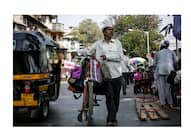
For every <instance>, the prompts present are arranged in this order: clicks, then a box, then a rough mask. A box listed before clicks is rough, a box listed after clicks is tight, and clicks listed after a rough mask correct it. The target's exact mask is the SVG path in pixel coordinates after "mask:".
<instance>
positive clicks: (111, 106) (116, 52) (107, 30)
mask: <svg viewBox="0 0 191 130" xmlns="http://www.w3.org/2000/svg"><path fill="white" fill-rule="evenodd" d="M102 32H103V35H104V39H101V40H98V41H97V42H95V43H94V44H93V45H92V46H90V47H88V48H86V49H85V50H83V51H81V52H80V53H81V54H84V53H85V52H86V53H87V54H91V52H95V53H96V54H95V55H96V59H97V60H98V61H99V62H100V63H101V64H102V63H104V64H105V65H107V66H108V68H109V72H110V74H111V79H110V80H106V81H104V82H105V83H104V84H105V85H106V87H105V88H106V92H105V93H106V107H107V111H108V113H107V125H109V126H115V125H117V112H118V109H119V101H120V91H121V83H122V67H121V60H122V55H123V50H122V46H121V42H120V41H119V40H117V39H113V38H112V37H113V27H112V25H105V26H104V27H103V28H102Z"/></svg>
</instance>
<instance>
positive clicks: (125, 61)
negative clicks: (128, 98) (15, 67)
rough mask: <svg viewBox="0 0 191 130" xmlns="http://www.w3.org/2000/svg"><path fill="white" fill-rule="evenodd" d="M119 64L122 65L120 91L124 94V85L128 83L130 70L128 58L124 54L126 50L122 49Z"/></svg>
mask: <svg viewBox="0 0 191 130" xmlns="http://www.w3.org/2000/svg"><path fill="white" fill-rule="evenodd" d="M123 54H124V55H122V60H121V66H122V93H123V95H126V87H127V85H129V78H130V70H129V64H130V63H129V58H128V57H127V56H126V50H125V49H123Z"/></svg>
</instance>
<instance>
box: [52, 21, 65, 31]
mask: <svg viewBox="0 0 191 130" xmlns="http://www.w3.org/2000/svg"><path fill="white" fill-rule="evenodd" d="M52 31H53V32H61V33H63V32H64V24H61V23H53V24H52Z"/></svg>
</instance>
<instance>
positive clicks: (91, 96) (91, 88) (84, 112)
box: [78, 56, 104, 126]
mask: <svg viewBox="0 0 191 130" xmlns="http://www.w3.org/2000/svg"><path fill="white" fill-rule="evenodd" d="M85 60H86V61H85V62H86V63H85V64H86V79H85V80H84V89H83V92H82V94H83V96H82V97H83V99H82V109H81V111H80V113H79V115H78V120H79V121H80V122H82V125H84V126H88V125H90V124H91V121H92V119H93V118H92V115H93V107H94V106H99V104H98V99H97V98H96V95H98V94H99V95H104V93H101V92H98V89H95V87H96V88H99V87H100V86H101V85H102V84H101V83H98V82H96V81H95V79H94V78H93V77H92V74H91V68H92V65H91V62H92V60H95V59H93V58H92V56H88V58H86V59H85Z"/></svg>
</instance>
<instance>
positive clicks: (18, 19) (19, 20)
mask: <svg viewBox="0 0 191 130" xmlns="http://www.w3.org/2000/svg"><path fill="white" fill-rule="evenodd" d="M13 22H14V23H17V24H20V25H23V26H26V24H24V23H23V16H22V15H14V16H13Z"/></svg>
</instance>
